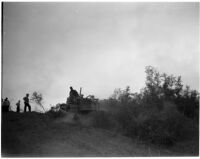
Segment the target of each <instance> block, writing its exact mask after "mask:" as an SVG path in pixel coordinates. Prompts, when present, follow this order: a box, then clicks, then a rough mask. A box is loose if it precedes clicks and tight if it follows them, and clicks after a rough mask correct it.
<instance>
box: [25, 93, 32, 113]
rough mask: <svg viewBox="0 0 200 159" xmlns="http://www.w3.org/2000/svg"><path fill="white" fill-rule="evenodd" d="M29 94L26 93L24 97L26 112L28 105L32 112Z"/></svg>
mask: <svg viewBox="0 0 200 159" xmlns="http://www.w3.org/2000/svg"><path fill="white" fill-rule="evenodd" d="M28 97H29V94H28V93H27V94H26V97H24V98H23V99H24V112H26V107H28V110H29V112H31V106H30V104H29V98H28Z"/></svg>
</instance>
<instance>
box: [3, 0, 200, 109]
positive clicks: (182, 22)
mask: <svg viewBox="0 0 200 159" xmlns="http://www.w3.org/2000/svg"><path fill="white" fill-rule="evenodd" d="M198 5H199V4H198V3H69V2H68V3H42V2H37V3H16V2H15V3H11V2H7V3H4V8H3V11H4V12H3V31H4V33H3V78H2V79H3V86H2V90H3V97H8V98H10V99H12V103H13V105H14V106H15V103H16V102H17V100H19V99H21V101H22V98H23V97H24V96H25V94H26V93H30V94H32V92H33V91H35V90H36V91H39V92H41V93H42V94H43V96H44V100H45V103H44V105H45V106H46V107H49V105H50V104H56V103H62V102H65V101H66V98H67V96H68V94H69V86H73V87H74V88H75V89H77V90H79V88H80V87H83V94H84V95H85V96H87V95H89V94H93V95H95V96H96V97H98V98H100V99H102V98H107V97H109V96H110V95H111V94H112V93H113V91H114V89H115V88H125V87H126V86H127V85H129V86H131V90H132V91H133V92H134V91H139V90H140V88H142V87H144V85H145V73H144V70H145V66H147V65H152V66H155V67H156V68H157V69H158V70H159V71H160V72H166V73H169V74H174V75H176V76H178V75H181V76H182V79H183V82H184V84H188V85H190V86H191V88H194V89H198V88H199V65H198V63H199V60H198V59H199V6H198Z"/></svg>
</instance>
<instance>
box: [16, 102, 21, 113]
mask: <svg viewBox="0 0 200 159" xmlns="http://www.w3.org/2000/svg"><path fill="white" fill-rule="evenodd" d="M16 106H17V113H20V100H19V101H18V102H17V103H16Z"/></svg>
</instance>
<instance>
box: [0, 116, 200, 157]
mask: <svg viewBox="0 0 200 159" xmlns="http://www.w3.org/2000/svg"><path fill="white" fill-rule="evenodd" d="M80 121H81V122H74V121H73V120H72V118H71V114H67V113H66V114H65V116H64V117H62V118H56V119H52V118H49V116H47V115H46V114H45V115H44V114H40V113H36V112H31V113H20V114H17V113H14V112H9V113H5V114H2V138H1V141H2V146H1V150H2V156H3V157H72V156H73V157H83V156H85V157H86V156H87V157H89V156H90V157H91V156H93V157H94V156H98V157H106V156H110V157H111V156H112V157H120V156H123V157H131V156H133V157H134V156H191V155H198V149H197V147H196V146H195V145H194V144H193V143H187V144H185V143H184V144H182V143H179V144H178V145H176V146H175V147H171V148H166V147H165V148H164V147H163V148H160V147H158V146H157V147H156V146H152V145H148V144H144V143H141V142H138V141H137V140H135V141H133V140H131V139H130V138H128V137H125V136H122V135H120V134H118V133H116V132H111V131H108V130H104V129H98V128H94V127H92V126H90V124H89V122H88V121H89V119H88V116H81V117H80ZM197 144H198V143H197ZM177 147H179V148H177Z"/></svg>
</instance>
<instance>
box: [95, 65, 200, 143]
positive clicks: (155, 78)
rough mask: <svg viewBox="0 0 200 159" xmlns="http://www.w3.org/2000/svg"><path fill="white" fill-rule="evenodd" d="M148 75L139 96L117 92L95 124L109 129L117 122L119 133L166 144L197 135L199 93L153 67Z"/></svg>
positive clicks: (124, 91)
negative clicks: (184, 87)
mask: <svg viewBox="0 0 200 159" xmlns="http://www.w3.org/2000/svg"><path fill="white" fill-rule="evenodd" d="M145 72H146V74H147V76H146V87H145V88H144V89H142V90H141V92H140V93H131V92H130V87H126V89H125V90H121V89H115V91H114V94H113V95H112V96H111V98H110V99H107V100H104V101H103V103H102V104H103V105H104V107H105V105H106V106H107V112H100V113H98V114H95V117H94V123H95V124H94V125H96V126H98V127H104V128H108V127H109V126H110V125H112V124H111V123H113V121H114V123H115V125H114V126H115V127H116V130H118V131H120V132H121V133H123V134H125V135H127V136H129V137H132V138H139V139H141V140H145V141H148V142H151V143H155V144H163V145H172V144H174V143H175V142H176V141H177V140H183V139H187V138H189V137H192V136H198V126H197V125H198V119H199V94H198V92H197V91H195V90H190V89H189V87H188V86H186V89H183V85H182V84H181V82H182V81H181V76H179V77H174V76H173V75H170V76H169V75H167V74H165V73H163V74H160V73H159V72H158V71H157V70H156V69H155V68H153V67H151V66H148V67H146V71H145ZM111 117H112V122H111ZM112 126H113V125H112Z"/></svg>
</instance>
